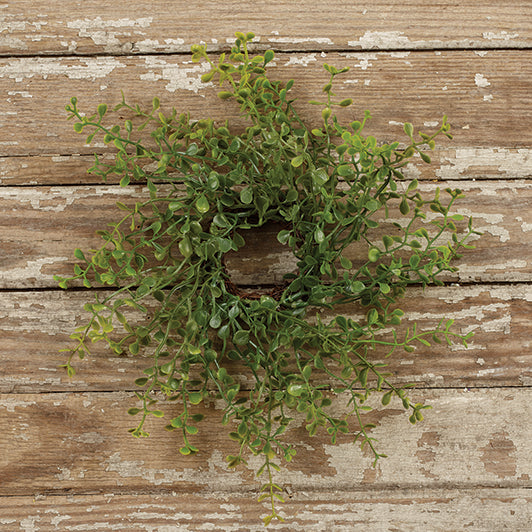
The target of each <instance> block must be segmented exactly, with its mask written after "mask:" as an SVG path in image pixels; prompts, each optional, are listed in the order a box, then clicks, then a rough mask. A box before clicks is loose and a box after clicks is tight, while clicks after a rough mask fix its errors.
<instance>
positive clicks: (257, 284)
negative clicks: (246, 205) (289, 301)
mask: <svg viewBox="0 0 532 532" xmlns="http://www.w3.org/2000/svg"><path fill="white" fill-rule="evenodd" d="M285 228H286V225H285V224H282V223H279V222H266V223H265V224H264V225H262V226H261V227H252V228H250V229H246V230H245V231H243V232H241V233H240V234H241V235H242V237H243V238H244V240H245V242H246V244H245V245H244V246H243V247H242V248H240V249H239V250H238V251H229V252H228V253H226V254H225V255H224V265H225V270H226V273H227V277H228V279H227V281H226V286H227V288H228V290H229V291H231V292H232V293H234V294H236V295H238V296H240V297H243V298H246V299H259V298H260V297H261V296H262V295H268V296H271V297H273V298H275V299H280V297H281V294H282V292H283V291H284V289H285V288H286V286H287V284H288V282H287V280H286V278H285V276H286V275H287V274H294V273H297V271H298V266H297V263H298V261H299V260H298V259H297V258H296V257H295V256H294V254H293V253H292V250H291V249H290V248H289V247H288V245H286V244H281V243H280V242H279V241H278V240H277V234H278V233H279V231H281V230H282V229H285Z"/></svg>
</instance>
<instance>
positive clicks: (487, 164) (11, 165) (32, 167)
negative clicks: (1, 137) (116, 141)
mask: <svg viewBox="0 0 532 532" xmlns="http://www.w3.org/2000/svg"><path fill="white" fill-rule="evenodd" d="M80 140H81V139H80ZM80 146H81V144H80ZM94 151H100V150H99V149H98V148H95V149H94ZM105 158H108V159H109V161H112V160H113V159H114V157H113V153H107V154H105V155H103V156H101V160H105ZM431 159H432V163H431V164H430V165H428V164H425V163H423V161H421V158H420V157H415V158H414V159H413V160H412V162H411V163H409V164H408V165H407V166H406V168H405V169H403V173H404V175H405V177H406V178H409V179H414V178H415V179H418V180H446V181H450V180H457V181H463V180H466V179H479V180H486V179H522V178H527V177H531V176H532V150H531V149H530V148H489V147H485V148H453V147H447V148H443V147H438V146H437V147H436V149H435V150H434V152H432V153H431ZM93 163H94V157H93V155H89V154H86V155H79V154H77V155H29V156H20V157H9V156H6V157H0V187H1V186H30V185H33V186H35V185H40V186H42V185H47V186H57V185H79V184H95V185H99V184H102V180H101V178H100V177H98V176H95V175H93V174H89V173H88V172H87V170H88V168H90V167H91V166H92V165H93ZM107 182H108V183H113V184H116V183H118V178H112V177H109V179H108V181H107Z"/></svg>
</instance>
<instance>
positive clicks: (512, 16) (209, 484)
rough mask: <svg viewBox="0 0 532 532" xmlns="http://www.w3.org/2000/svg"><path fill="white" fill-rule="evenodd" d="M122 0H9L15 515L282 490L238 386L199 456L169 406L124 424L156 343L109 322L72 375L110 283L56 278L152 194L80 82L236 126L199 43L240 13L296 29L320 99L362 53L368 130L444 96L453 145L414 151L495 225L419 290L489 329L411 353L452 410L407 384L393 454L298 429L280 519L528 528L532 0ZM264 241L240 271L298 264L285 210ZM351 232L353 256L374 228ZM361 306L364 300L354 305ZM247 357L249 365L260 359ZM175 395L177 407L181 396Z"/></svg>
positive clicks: (199, 524) (8, 392)
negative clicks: (136, 431) (97, 297)
mask: <svg viewBox="0 0 532 532" xmlns="http://www.w3.org/2000/svg"><path fill="white" fill-rule="evenodd" d="M123 4H124V3H116V2H115V3H109V2H108V1H104V0H93V1H91V2H80V1H78V0H63V1H61V2H53V1H51V2H50V1H49V0H47V1H44V0H16V1H14V0H11V1H10V0H5V1H4V2H3V3H2V2H0V427H1V429H2V438H0V531H1V532H4V531H5V532H14V531H16V530H24V531H28V532H29V531H31V532H41V531H42V532H48V531H52V530H65V531H66V530H72V531H76V530H96V531H100V530H101V531H104V530H128V531H129V530H135V531H136V530H139V531H147V532H155V531H157V532H187V531H196V530H198V531H199V530H220V531H242V532H248V531H258V530H263V527H262V524H261V523H260V518H261V517H262V516H264V515H266V514H267V510H268V509H267V507H266V505H265V503H264V505H262V504H258V503H257V502H256V498H257V495H258V487H259V485H258V484H257V479H254V478H253V473H252V471H251V470H247V469H245V468H243V469H239V470H237V471H230V470H228V469H227V468H226V467H225V463H224V459H223V458H224V455H225V454H227V453H229V452H233V451H234V449H233V448H231V442H230V440H229V439H228V438H227V436H226V433H225V428H223V427H221V426H220V425H219V422H218V420H219V418H220V417H221V411H220V405H219V404H218V403H216V402H215V401H210V402H209V403H208V404H207V405H205V406H202V407H201V408H203V409H204V411H205V413H206V414H207V415H208V419H207V420H206V421H204V422H203V423H202V424H201V425H203V426H201V425H200V434H199V435H198V436H197V440H196V441H197V443H199V447H200V448H201V453H200V455H198V456H196V457H191V458H184V457H182V456H181V455H180V454H179V453H178V448H179V446H180V442H179V438H178V437H176V434H175V433H167V432H165V431H164V430H163V429H162V427H163V425H164V424H165V423H164V420H152V421H153V423H150V430H151V432H152V436H151V438H150V439H147V440H146V439H144V440H136V439H134V438H133V437H131V436H130V435H129V434H128V433H127V429H128V428H129V427H130V426H131V425H132V424H133V421H134V420H133V418H131V417H130V416H128V415H127V414H126V410H127V408H129V407H130V406H134V405H135V398H134V396H133V393H132V392H133V389H132V384H131V383H132V381H133V379H134V378H136V377H137V376H138V374H139V372H141V371H142V369H143V367H144V362H145V361H143V359H142V358H134V357H129V356H124V357H117V356H114V355H112V354H110V352H109V351H108V350H106V349H104V348H103V346H100V345H98V344H95V345H94V346H93V347H94V349H93V355H92V356H91V357H89V358H88V359H86V360H85V361H83V362H80V363H78V365H77V368H78V374H77V375H76V376H75V378H73V379H68V378H67V377H66V376H65V375H64V374H63V373H62V370H60V369H59V368H58V367H57V366H58V365H59V364H61V363H63V362H64V354H61V353H59V349H61V348H65V347H67V345H68V333H69V332H71V331H72V329H73V328H74V327H75V326H76V325H78V324H81V323H83V320H84V318H85V313H84V311H83V308H82V307H83V304H84V303H85V302H86V301H88V300H91V299H92V298H93V297H94V293H95V291H94V290H90V291H82V290H80V291H78V290H69V291H66V292H64V291H60V290H58V289H57V288H56V284H55V282H54V281H53V280H52V275H53V274H54V273H63V274H68V273H70V271H71V270H72V265H73V262H72V257H73V249H74V248H75V247H82V248H85V249H86V248H88V247H91V246H94V245H96V243H97V242H98V238H97V237H95V235H94V231H95V230H96V229H99V228H101V226H102V225H104V224H105V223H107V222H108V221H110V220H111V219H112V217H113V215H114V213H115V212H116V210H115V206H114V204H115V202H116V201H117V200H120V201H124V202H126V203H127V202H134V201H135V200H137V199H139V198H141V197H144V194H145V193H144V191H143V190H142V187H141V186H136V187H130V188H127V189H121V188H120V187H118V186H116V182H113V181H111V182H109V183H108V184H105V185H102V184H101V183H100V182H99V180H98V179H96V178H95V177H93V176H91V175H88V174H87V173H86V169H87V168H88V167H89V166H90V165H91V164H92V153H93V152H97V153H99V154H103V153H105V152H106V149H105V148H104V146H103V144H102V143H101V142H98V141H97V142H95V143H94V144H93V145H92V146H86V145H84V138H83V137H82V136H79V135H75V134H73V131H72V125H71V123H69V122H67V121H66V113H65V112H64V106H65V104H66V103H68V101H69V99H70V97H72V96H74V95H75V96H78V98H79V101H80V105H81V107H82V110H84V111H86V112H90V111H91V110H92V109H95V107H96V105H97V103H100V102H106V103H108V104H109V105H110V106H112V105H114V104H116V103H118V102H119V101H120V99H121V95H120V90H121V89H124V91H125V93H126V96H127V98H128V100H129V101H131V102H132V103H137V102H138V103H140V104H143V105H146V106H151V99H152V97H153V96H154V95H158V96H159V97H160V98H161V102H162V104H163V106H164V108H165V109H170V108H171V107H172V106H174V107H176V108H177V109H178V110H180V111H181V110H188V111H190V112H191V115H192V117H193V118H202V117H205V116H212V117H213V118H215V119H216V120H217V121H223V120H225V119H229V120H230V121H234V123H235V126H236V127H239V126H240V125H241V123H240V122H239V121H238V110H237V109H236V108H233V107H232V106H230V105H225V104H224V105H222V104H221V103H220V101H219V100H218V99H217V98H216V96H215V94H216V90H217V89H216V87H215V86H214V85H213V86H209V84H203V83H201V81H200V76H201V74H202V73H203V72H204V67H203V66H202V65H197V64H192V63H190V59H189V50H190V45H191V44H193V43H196V42H198V40H199V39H203V41H204V42H205V43H206V44H207V46H208V49H209V50H211V51H212V52H213V53H215V54H216V53H219V52H221V51H223V50H227V49H228V47H229V42H231V41H232V40H233V34H234V31H235V30H242V31H254V32H255V33H256V34H257V36H258V43H257V44H256V45H255V49H256V50H258V51H262V50H265V49H266V48H273V49H275V50H276V59H275V63H274V65H273V66H272V69H273V70H274V74H275V75H276V76H278V77H279V79H282V80H285V81H286V80H288V79H290V78H295V79H297V80H300V81H299V82H298V83H297V84H296V85H295V87H294V95H295V96H297V97H299V98H300V102H299V104H298V109H299V110H300V111H301V114H302V115H303V116H304V118H305V120H308V122H309V123H312V122H317V121H319V120H320V116H319V110H318V109H317V108H315V107H313V106H309V105H307V104H305V103H304V102H306V101H308V100H309V99H315V98H316V97H317V96H319V94H320V93H321V88H322V86H323V85H324V83H325V81H326V76H325V72H324V70H323V68H322V64H323V63H324V62H327V63H330V64H334V65H336V66H338V67H344V66H349V67H350V68H351V70H350V72H349V73H348V74H346V75H344V76H343V77H342V78H341V79H340V80H339V82H338V84H337V86H336V89H335V90H336V93H337V95H338V98H339V99H341V98H346V97H353V98H354V100H355V105H354V106H353V107H351V108H348V109H344V110H343V111H342V113H343V114H342V117H343V118H345V119H346V120H348V121H351V120H353V119H355V118H359V117H360V116H361V115H362V114H363V112H364V110H365V109H369V110H370V111H371V112H372V116H373V118H372V120H371V121H370V124H369V127H368V130H367V133H368V134H374V135H376V136H377V137H378V138H379V139H382V140H383V141H389V140H399V139H400V138H402V136H403V133H402V126H403V123H404V122H412V123H414V125H415V127H416V128H419V129H422V130H431V129H433V128H435V127H437V122H438V121H439V120H441V118H442V115H443V114H447V115H448V116H449V119H450V122H451V124H452V126H453V134H454V136H455V139H454V140H453V141H452V142H450V141H445V142H442V143H441V145H440V146H438V147H437V149H436V150H435V152H434V153H433V154H432V159H433V164H432V165H430V166H428V165H424V164H422V163H421V161H420V160H419V159H418V160H414V162H413V163H412V164H410V165H409V166H408V167H407V168H406V172H405V173H406V176H407V178H408V179H413V178H417V179H419V180H420V181H421V188H422V189H423V190H425V191H426V192H431V191H433V190H434V188H435V187H436V186H442V187H445V186H448V185H449V186H452V187H460V188H462V189H463V190H464V191H465V192H466V194H467V198H466V199H465V200H463V201H462V202H461V203H459V204H458V205H457V209H458V212H461V213H462V214H464V215H467V216H468V215H473V216H474V218H475V220H476V222H475V224H476V227H477V228H479V229H481V230H482V231H484V235H483V236H482V238H480V239H478V240H477V241H476V242H475V244H477V249H476V250H473V251H469V252H467V253H466V255H465V256H464V258H463V259H462V260H461V261H460V262H459V264H458V265H459V266H460V269H461V272H460V277H454V278H451V277H449V278H448V279H447V280H448V281H449V282H450V283H452V284H451V285H449V286H446V287H441V288H435V287H431V288H429V289H427V290H426V291H425V292H423V293H422V292H421V291H420V290H419V289H417V288H413V289H412V290H411V291H409V292H408V295H407V297H406V298H405V299H404V300H403V301H402V304H401V307H402V308H404V309H405V310H406V312H407V316H408V319H409V320H411V321H417V322H418V323H419V325H420V326H421V327H430V326H434V324H435V322H437V321H438V320H439V319H440V318H441V317H443V316H445V317H451V318H455V319H456V322H457V326H458V327H460V328H461V331H462V332H463V333H466V332H468V331H473V332H475V333H476V335H475V337H474V339H473V341H472V342H471V346H470V349H468V350H465V349H459V348H456V347H453V348H443V347H438V348H437V349H430V350H425V349H422V350H418V351H416V352H415V353H413V354H406V353H402V354H400V356H399V355H398V354H397V355H396V356H394V357H393V358H392V359H391V360H390V364H391V370H392V371H393V372H394V374H395V378H396V379H397V380H398V381H400V382H415V383H416V384H417V386H416V389H415V391H414V392H413V398H414V399H416V400H417V399H422V398H424V399H426V400H427V401H428V402H430V403H431V404H432V405H433V406H434V408H433V410H429V411H427V415H426V418H425V421H424V422H423V423H421V424H418V425H416V426H415V427H411V426H410V424H409V423H408V420H407V417H406V416H405V414H404V412H402V410H401V408H400V405H398V404H397V405H396V404H395V403H392V404H391V408H389V409H387V410H384V411H382V412H381V411H380V410H378V411H376V412H375V413H373V414H371V416H373V417H372V420H373V421H374V422H375V423H376V425H377V427H376V430H375V436H376V437H377V438H378V439H379V440H380V450H381V451H382V452H386V453H387V454H388V455H389V456H390V458H388V459H385V460H382V461H381V462H380V463H379V464H378V466H377V468H376V469H372V468H371V467H370V465H371V459H370V457H369V456H368V455H366V454H363V453H361V452H360V450H359V449H358V447H356V446H353V445H352V444H351V443H349V442H348V441H347V439H346V440H344V441H342V442H341V443H340V445H338V446H332V445H330V444H329V443H328V441H327V439H326V438H324V437H323V436H318V437H315V438H312V439H309V438H308V436H307V434H306V431H305V430H304V428H303V427H302V426H301V427H299V428H294V429H293V430H291V431H290V432H289V433H288V435H287V436H288V437H289V438H291V439H292V441H294V443H295V444H296V445H297V449H298V455H297V457H296V460H295V461H294V462H293V463H292V464H290V466H289V468H288V474H287V477H286V482H285V483H284V488H285V497H286V503H285V504H284V505H282V513H283V515H284V516H285V517H287V522H286V523H284V524H275V525H273V526H272V527H271V528H272V529H273V530H290V531H292V530H294V531H299V530H311V531H316V532H321V531H322V530H333V531H338V532H351V531H352V530H355V531H358V530H369V531H370V532H373V531H376V532H377V531H378V532H381V531H383V532H398V531H401V532H403V531H408V532H410V531H411V532H425V531H431V532H432V531H438V532H447V531H449V530H452V531H454V530H462V529H464V530H471V531H473V532H493V531H510V532H516V531H517V532H528V530H529V529H530V522H532V512H531V508H532V504H531V503H532V498H531V497H530V488H531V487H532V484H531V480H530V464H531V463H532V445H531V443H530V442H531V441H532V431H531V427H530V422H529V420H530V419H531V417H532V416H531V414H532V411H531V406H530V405H531V402H532V401H531V399H532V395H531V394H532V373H531V368H532V363H531V360H532V357H531V355H532V352H531V343H530V323H531V316H532V308H531V305H532V292H531V290H532V289H531V286H532V282H531V281H532V279H531V276H532V275H531V272H532V270H531V268H532V240H531V234H532V214H531V212H532V211H531V207H530V206H531V205H532V197H531V195H532V179H531V178H532V148H531V146H532V134H531V132H530V131H531V130H530V123H531V122H532V25H531V23H530V21H531V19H532V4H531V2H530V1H529V0H499V1H497V2H494V1H492V0H462V1H461V2H458V1H455V0H437V1H436V2H434V1H429V0H408V1H406V2H397V1H396V0H375V1H373V2H370V3H368V2H362V1H361V0H330V1H327V2H325V1H310V0H301V1H298V2H292V1H288V0H268V1H266V2H262V3H260V4H257V3H256V2H245V1H244V2H242V1H240V2H235V1H234V0H228V1H226V2H222V3H220V2H218V1H215V0H205V1H202V2H195V3H194V2H184V1H183V0H166V1H163V0H149V1H148V0H134V1H131V2H127V9H124V5H125V4H124V5H123ZM124 118H125V117H124ZM268 239H269V240H268ZM246 241H247V246H246V248H245V249H246V250H247V253H248V254H249V255H248V256H247V257H243V256H233V257H232V259H230V260H231V265H230V269H231V274H232V276H233V278H234V280H235V281H237V282H238V283H243V284H244V285H249V286H256V285H257V284H260V283H262V282H264V279H263V278H264V277H265V278H266V279H276V278H278V277H279V275H280V274H281V273H282V272H283V271H286V268H287V267H288V266H287V263H288V262H289V260H288V259H289V257H288V255H287V254H286V253H285V252H284V251H283V250H282V249H278V248H275V246H274V242H275V231H274V230H273V229H271V228H265V232H264V233H262V234H255V235H253V234H251V233H249V234H248V235H246ZM350 253H351V258H352V259H354V260H356V259H357V256H358V254H359V253H362V255H365V253H366V251H365V250H360V249H355V248H352V249H351V250H350ZM244 258H245V259H246V260H244ZM457 282H459V283H460V285H458V284H456V283H457ZM341 310H342V311H343V312H344V311H345V312H344V313H345V314H346V315H348V316H352V317H353V318H357V317H358V313H359V310H358V309H356V308H346V309H341ZM325 319H327V316H325ZM411 321H410V322H408V321H407V320H405V322H404V325H405V326H406V325H408V323H411ZM379 356H382V354H379V353H375V357H376V358H378V357H379ZM231 369H232V370H234V372H235V373H238V371H239V368H238V367H236V366H234V367H231ZM239 379H240V382H241V384H242V389H246V387H249V384H250V383H249V381H248V380H246V376H245V375H242V376H240V377H239ZM336 399H337V400H338V401H340V402H341V401H342V400H343V398H342V397H337V398H336ZM375 400H376V399H375ZM335 404H336V403H335ZM169 408H170V411H168V412H167V419H168V418H170V416H172V412H171V409H176V408H178V405H176V404H173V405H171V406H170V407H169ZM198 408H200V407H198ZM336 408H338V407H336ZM226 428H227V427H226ZM253 460H255V462H254V461H253ZM256 460H257V459H256V458H255V459H253V458H252V459H251V461H250V465H251V466H252V467H253V466H255V465H256Z"/></svg>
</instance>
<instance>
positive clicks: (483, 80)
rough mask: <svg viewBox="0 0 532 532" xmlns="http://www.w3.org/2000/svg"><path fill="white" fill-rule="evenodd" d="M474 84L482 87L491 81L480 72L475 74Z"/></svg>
mask: <svg viewBox="0 0 532 532" xmlns="http://www.w3.org/2000/svg"><path fill="white" fill-rule="evenodd" d="M475 85H476V86H477V87H481V88H482V87H488V86H489V85H491V83H490V82H489V81H488V80H487V79H486V78H485V77H484V76H483V75H482V74H475Z"/></svg>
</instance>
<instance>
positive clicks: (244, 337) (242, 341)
mask: <svg viewBox="0 0 532 532" xmlns="http://www.w3.org/2000/svg"><path fill="white" fill-rule="evenodd" d="M233 342H234V343H235V344H236V345H246V344H247V343H248V342H249V331H242V330H240V331H237V332H236V333H235V335H234V336H233Z"/></svg>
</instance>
